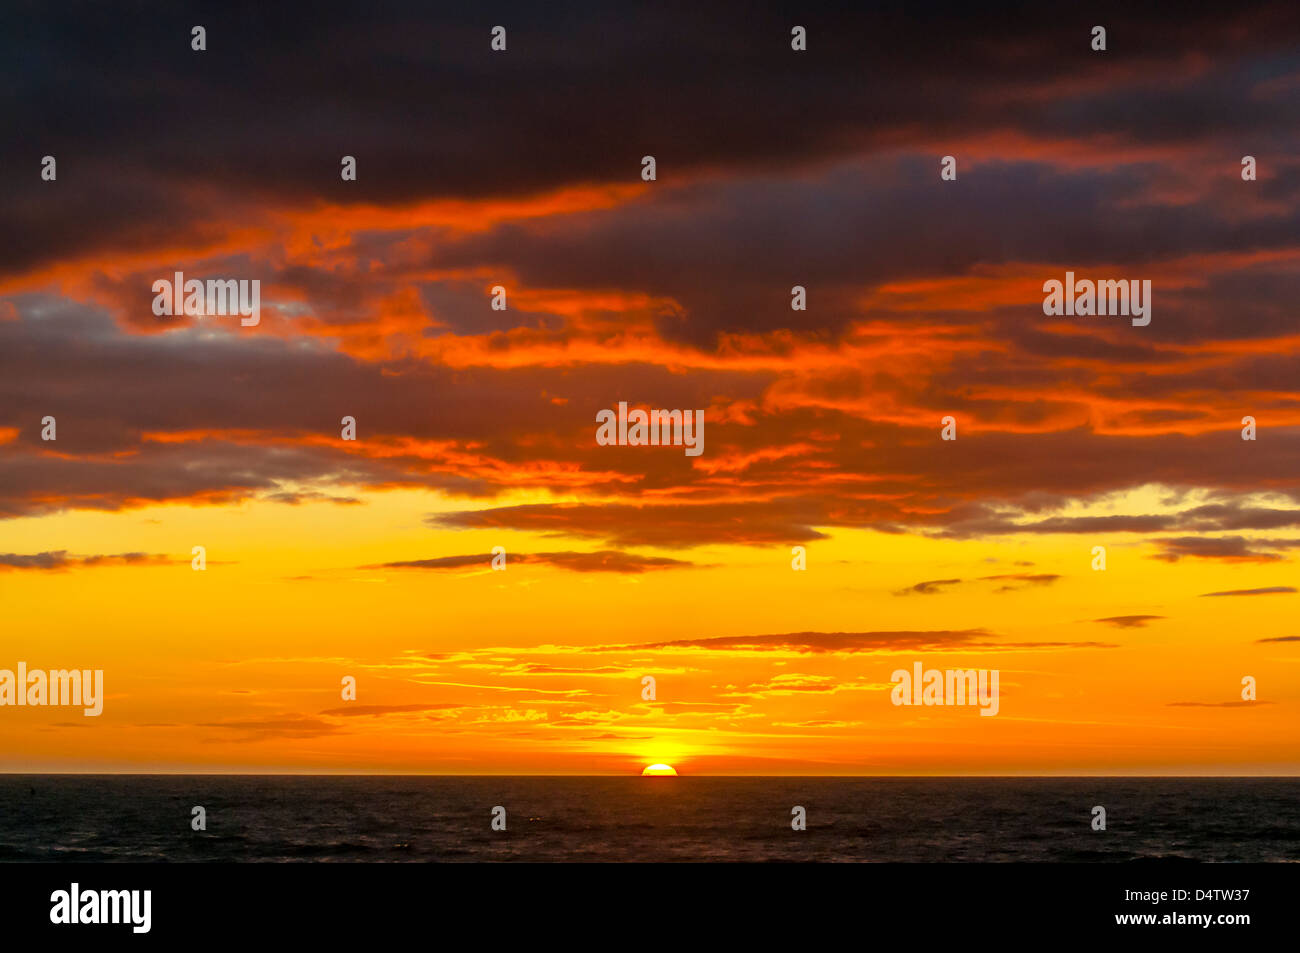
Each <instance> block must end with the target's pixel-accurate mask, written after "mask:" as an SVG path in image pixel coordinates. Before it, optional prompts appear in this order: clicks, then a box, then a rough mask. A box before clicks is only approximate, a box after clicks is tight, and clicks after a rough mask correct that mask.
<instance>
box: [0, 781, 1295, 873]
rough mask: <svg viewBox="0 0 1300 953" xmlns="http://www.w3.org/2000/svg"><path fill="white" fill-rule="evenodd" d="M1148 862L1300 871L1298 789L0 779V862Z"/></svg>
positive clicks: (1193, 784)
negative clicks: (798, 814)
mask: <svg viewBox="0 0 1300 953" xmlns="http://www.w3.org/2000/svg"><path fill="white" fill-rule="evenodd" d="M1098 804H1099V805H1102V806H1104V807H1105V808H1106V813H1107V830H1105V831H1104V832H1094V831H1093V830H1092V829H1091V823H1090V822H1091V818H1092V813H1091V812H1092V808H1093V806H1094V805H1098ZM194 805H202V806H203V807H205V808H206V809H207V831H206V832H201V833H200V832H194V831H192V830H191V829H190V817H191V808H192V807H193V806H194ZM496 805H501V806H503V807H505V808H506V811H507V829H506V830H505V831H493V830H491V828H490V821H491V811H492V808H493V807H494V806H496ZM794 805H801V806H803V807H804V808H806V809H807V817H808V829H807V831H804V832H796V831H793V830H791V828H790V820H791V814H790V809H791V807H793V806H794ZM1154 859H1186V860H1190V861H1218V862H1243V861H1256V862H1257V861H1274V862H1275V861H1297V860H1300V779H1249V780H1243V779H1222V780H1204V779H1159V780H1147V779H1128V778H1122V779H1112V778H1089V779H861V778H656V779H650V778H561V777H550V778H547V777H515V778H510V777H250V776H239V777H236V776H211V775H209V776H105V775H95V776H77V775H3V776H0V861H61V860H72V861H416V862H427V861H810V860H815V861H903V862H931V861H1073V862H1080V861H1082V862H1094V861H1095V862H1131V861H1143V860H1154Z"/></svg>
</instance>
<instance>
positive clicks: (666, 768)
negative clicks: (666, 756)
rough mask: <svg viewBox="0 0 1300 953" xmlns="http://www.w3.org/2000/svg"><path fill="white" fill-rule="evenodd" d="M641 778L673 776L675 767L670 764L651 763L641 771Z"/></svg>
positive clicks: (675, 772)
mask: <svg viewBox="0 0 1300 953" xmlns="http://www.w3.org/2000/svg"><path fill="white" fill-rule="evenodd" d="M641 777H643V778H675V777H677V769H676V768H674V767H673V766H672V765H670V764H652V765H650V766H649V767H648V768H646V769H645V770H644V771H642V772H641Z"/></svg>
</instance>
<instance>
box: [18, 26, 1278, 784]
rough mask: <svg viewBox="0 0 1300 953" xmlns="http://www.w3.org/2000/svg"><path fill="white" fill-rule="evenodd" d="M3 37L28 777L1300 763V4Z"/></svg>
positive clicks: (74, 29)
mask: <svg viewBox="0 0 1300 953" xmlns="http://www.w3.org/2000/svg"><path fill="white" fill-rule="evenodd" d="M859 6H861V5H859ZM872 6H873V7H877V5H872ZM353 17H358V18H362V19H353ZM11 21H12V24H11V28H9V29H6V30H5V31H4V34H3V35H2V36H0V46H2V47H3V49H4V53H5V55H4V56H3V57H0V60H2V61H3V64H4V65H2V66H0V73H3V78H4V80H5V88H6V89H8V90H10V92H11V95H10V96H9V97H8V98H7V102H6V106H5V110H4V120H3V128H4V133H5V135H4V136H3V140H2V141H0V221H2V222H3V226H4V227H3V230H2V231H0V606H3V614H2V616H0V669H13V668H15V667H16V665H17V663H18V662H19V661H23V662H26V663H27V665H28V666H29V667H30V668H46V669H50V668H79V669H103V670H104V679H105V684H106V694H107V698H106V701H105V704H104V712H103V714H102V715H101V716H100V717H98V718H86V717H83V716H82V714H81V712H80V710H79V709H67V708H51V707H45V708H39V707H24V708H14V707H4V708H0V770H4V771H31V772H45V771H124V772H209V771H213V772H221V771H237V772H243V771H250V772H286V773H287V772H345V773H346V772H360V773H375V772H401V773H421V772H428V773H450V774H516V773H520V774H523V773H542V774H605V773H611V774H638V773H640V771H641V769H642V768H643V767H644V766H645V765H648V764H651V763H654V762H665V763H668V764H671V765H674V766H675V767H677V769H678V770H679V771H680V772H681V773H683V774H800V775H802V774H828V775H839V774H884V775H899V774H920V775H952V774H994V775H1004V774H1049V775H1050V774H1057V775H1060V774H1066V775H1069V774H1080V775H1085V774H1101V775H1108V774H1244V775H1258V774H1264V775H1283V774H1287V775H1292V774H1300V621H1298V620H1300V592H1297V589H1298V588H1300V579H1298V576H1297V572H1296V560H1297V557H1298V556H1300V304H1298V302H1300V7H1297V5H1296V4H1294V3H1285V2H1278V3H1271V4H1270V3H1264V4H1252V3H1246V4H1243V5H1241V6H1240V7H1238V8H1234V10H1233V12H1232V19H1231V22H1229V23H1227V24H1225V23H1224V22H1222V14H1219V15H1217V19H1214V20H1211V19H1204V20H1202V19H1198V16H1197V14H1195V13H1194V12H1180V13H1177V14H1170V13H1168V12H1164V13H1152V14H1143V13H1141V12H1139V11H1136V10H1135V9H1133V5H1131V4H1123V5H1115V6H1113V7H1107V6H1106V5H1101V6H1095V7H1094V6H1092V5H1090V8H1089V9H1082V10H1080V11H1078V12H1070V13H1059V12H1054V11H1050V10H1041V9H1036V8H1035V9H1033V10H1032V11H1027V12H1026V13H1024V15H1022V16H1017V17H1014V18H1013V17H1007V18H1006V19H1005V20H1004V19H1002V18H1000V17H996V16H993V15H990V14H986V13H982V12H980V11H979V10H978V9H971V10H966V9H963V8H956V9H954V10H952V11H951V12H947V13H943V12H935V11H932V12H929V13H925V14H922V13H921V12H919V11H917V9H916V7H915V5H912V4H907V5H897V6H888V7H884V8H878V7H877V9H876V11H875V12H872V11H867V10H861V9H845V10H842V11H835V12H825V13H814V12H812V11H811V10H807V9H798V6H797V5H795V7H792V8H780V7H778V6H776V5H771V6H765V5H762V4H760V5H757V6H756V5H748V6H746V7H743V8H742V7H734V8H733V7H722V6H716V5H709V4H683V5H680V6H677V5H672V4H667V5H665V4H658V5H654V6H648V7H646V8H645V14H644V16H643V17H641V18H635V17H629V16H628V15H626V13H624V14H621V15H618V16H617V17H616V16H615V15H614V14H613V13H612V12H609V11H605V12H602V7H601V6H599V5H591V6H586V7H583V6H562V7H556V6H554V5H548V4H526V5H525V4H515V5H509V4H507V5H504V6H501V5H498V7H497V8H494V9H493V10H491V11H486V12H485V11H479V10H476V9H475V5H473V4H464V5H461V7H460V8H459V9H454V10H448V11H439V10H437V9H436V7H432V8H431V7H429V6H428V5H425V4H410V5H409V6H403V5H379V6H377V7H376V6H372V5H366V6H365V8H364V9H363V10H361V11H359V12H358V11H355V10H354V9H353V8H352V7H351V6H340V7H338V8H335V7H333V6H331V5H330V4H325V5H323V6H321V7H320V9H319V11H318V15H313V17H311V18H309V19H300V18H298V17H289V16H287V15H279V14H277V13H276V12H275V11H274V10H267V9H262V8H260V7H251V8H250V9H248V10H243V11H241V12H233V13H226V12H217V11H215V10H214V11H211V12H207V13H202V14H194V13H181V12H172V13H169V14H168V15H167V16H165V17H160V16H153V15H148V16H146V15H145V14H143V13H142V12H140V10H139V9H137V8H135V7H130V8H125V9H124V10H122V11H116V12H115V11H112V10H110V9H106V8H105V9H100V8H92V9H89V10H85V11H80V12H77V13H74V12H72V11H67V12H58V11H52V10H44V9H42V8H40V7H32V8H30V9H28V10H27V11H26V12H22V13H17V14H15V15H14V16H13V17H12V18H11ZM196 23H201V24H204V25H205V27H206V30H207V50H206V51H203V52H196V51H193V50H192V49H191V48H190V30H191V27H192V26H193V25H194V24H196ZM1094 23H1097V24H1103V25H1106V27H1107V30H1108V49H1107V51H1106V52H1104V53H1098V52H1093V51H1092V50H1091V49H1090V47H1089V33H1090V30H1091V28H1092V26H1093V25H1094ZM496 24H504V25H505V27H506V29H507V31H508V48H507V51H506V52H504V53H495V52H493V51H492V50H491V49H490V48H489V42H490V30H491V28H492V27H493V26H494V25H496ZM796 24H801V25H804V26H806V27H807V31H808V49H807V51H805V52H794V51H792V50H791V48H790V30H791V28H792V27H793V26H794V25H796ZM46 155H52V156H54V157H55V158H56V160H57V179H56V180H55V181H42V179H41V175H40V172H41V160H42V157H43V156H46ZM645 155H653V156H654V157H655V159H656V164H657V178H656V179H655V181H644V180H643V179H642V176H641V170H642V162H641V160H642V157H643V156H645ZM946 155H951V156H953V157H955V159H956V163H957V178H956V180H955V181H942V180H941V179H940V175H939V171H940V159H941V157H943V156H946ZM1246 155H1250V156H1254V157H1255V158H1256V160H1257V163H1258V179H1257V180H1256V181H1243V179H1242V176H1241V169H1242V166H1241V160H1242V157H1243V156H1246ZM343 156H354V157H355V158H356V163H357V180H356V181H342V180H341V178H340V160H341V158H342V157H343ZM1067 270H1069V271H1074V272H1075V273H1076V274H1077V275H1078V276H1080V277H1082V278H1094V279H1097V278H1101V279H1110V278H1113V279H1142V280H1150V281H1151V283H1152V286H1153V307H1152V320H1151V323H1150V325H1149V326H1146V327H1134V326H1132V325H1131V324H1130V322H1129V321H1128V319H1127V318H1120V317H1047V316H1045V315H1044V313H1043V308H1042V304H1043V283H1044V281H1047V280H1050V279H1053V278H1055V279H1061V278H1062V277H1063V276H1064V273H1065V272H1066V271H1067ZM177 271H180V272H184V274H185V275H186V277H191V278H201V279H202V278H236V279H258V280H260V282H261V322H260V324H258V325H257V326H255V327H241V326H240V322H239V319H238V317H237V316H236V317H212V316H208V317H199V318H196V317H158V316H156V315H155V314H154V312H153V309H152V307H151V303H152V300H153V297H154V295H153V292H152V290H151V289H152V284H153V282H154V281H156V280H158V279H163V278H166V279H170V278H171V277H172V276H173V274H174V273H175V272H177ZM497 285H501V286H503V287H504V288H505V289H506V291H507V298H508V309H507V310H505V311H495V310H492V308H491V306H490V302H491V293H490V289H491V288H492V287H493V286H497ZM795 285H802V286H804V287H805V288H806V289H807V301H808V307H807V310H806V311H792V310H791V307H790V302H791V288H792V287H793V286H795ZM620 401H626V402H628V403H629V404H630V405H632V406H634V407H641V408H665V409H692V410H703V412H704V419H705V426H704V451H703V453H702V454H701V455H700V456H698V457H690V456H687V455H685V454H684V453H683V450H682V448H680V447H631V446H599V445H598V444H597V442H596V439H595V432H596V415H597V413H598V412H599V411H601V410H602V409H606V408H617V407H618V404H619V402H620ZM949 415H951V416H952V417H954V418H955V420H956V427H957V439H956V440H954V441H945V440H941V439H940V430H941V427H942V424H941V420H942V418H944V417H945V416H949ZM46 416H53V417H54V418H55V419H56V421H57V439H56V440H55V441H52V442H51V441H44V440H42V438H41V432H42V424H41V421H42V418H44V417H46ZM344 416H352V417H354V418H355V419H356V422H357V423H356V427H357V439H356V440H355V441H344V440H343V439H341V434H340V431H341V419H342V418H343V417H344ZM1245 416H1252V417H1254V418H1255V420H1256V422H1257V427H1258V437H1257V439H1256V440H1255V441H1246V440H1243V439H1242V418H1243V417H1245ZM195 546H203V547H205V549H206V555H207V568H206V570H205V571H203V572H196V571H194V570H193V569H192V568H191V551H192V548H193V547H195ZM498 546H499V547H504V549H505V551H506V553H507V557H506V558H507V568H506V570H505V571H493V570H492V568H491V565H490V560H491V556H490V554H491V552H492V550H493V547H498ZM796 546H802V547H804V548H805V550H806V558H807V569H806V570H805V571H795V570H794V569H792V566H791V559H792V556H791V550H792V547H796ZM1096 546H1104V547H1105V548H1106V569H1105V571H1094V570H1093V568H1092V563H1093V555H1092V552H1093V547H1096ZM917 661H920V662H923V663H924V665H925V666H926V668H940V669H946V668H963V669H965V668H987V669H998V670H1000V672H1001V700H1000V710H999V712H998V714H997V716H996V717H980V716H979V712H978V709H976V708H973V707H959V706H956V707H897V706H894V705H893V704H891V701H890V689H891V687H892V685H891V683H890V675H891V673H892V672H893V671H894V670H895V669H900V668H903V669H909V670H910V669H911V667H912V665H913V663H914V662H917ZM645 675H651V676H654V677H655V679H656V680H657V686H656V687H657V690H656V697H655V699H654V700H653V701H646V700H643V699H642V683H641V679H642V677H643V676H645ZM345 676H352V677H354V678H356V680H357V698H356V700H355V701H345V700H343V699H342V698H341V695H340V682H341V679H343V678H344V677H345ZM1244 676H1252V677H1254V678H1255V679H1256V680H1257V683H1258V698H1257V700H1255V701H1252V702H1246V701H1243V700H1242V698H1241V680H1242V678H1243V677H1244Z"/></svg>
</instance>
